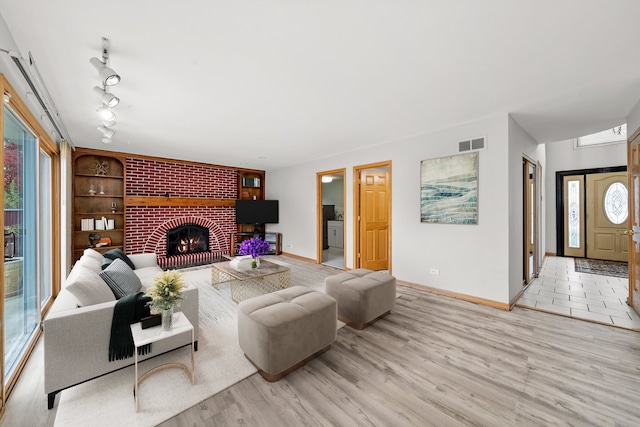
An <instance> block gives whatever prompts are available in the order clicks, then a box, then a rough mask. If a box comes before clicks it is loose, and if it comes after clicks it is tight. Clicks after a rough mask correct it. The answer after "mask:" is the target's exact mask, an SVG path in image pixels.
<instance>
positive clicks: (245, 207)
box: [236, 200, 278, 224]
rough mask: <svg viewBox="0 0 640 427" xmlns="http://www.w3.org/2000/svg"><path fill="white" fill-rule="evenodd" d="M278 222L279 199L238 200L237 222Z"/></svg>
mask: <svg viewBox="0 0 640 427" xmlns="http://www.w3.org/2000/svg"><path fill="white" fill-rule="evenodd" d="M277 223H278V201H277V200H236V224H277Z"/></svg>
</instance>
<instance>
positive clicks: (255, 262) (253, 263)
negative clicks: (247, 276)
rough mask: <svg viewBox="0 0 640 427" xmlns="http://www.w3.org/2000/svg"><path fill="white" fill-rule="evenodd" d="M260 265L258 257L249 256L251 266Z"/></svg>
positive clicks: (256, 266)
mask: <svg viewBox="0 0 640 427" xmlns="http://www.w3.org/2000/svg"><path fill="white" fill-rule="evenodd" d="M258 267H260V257H255V258H251V268H258Z"/></svg>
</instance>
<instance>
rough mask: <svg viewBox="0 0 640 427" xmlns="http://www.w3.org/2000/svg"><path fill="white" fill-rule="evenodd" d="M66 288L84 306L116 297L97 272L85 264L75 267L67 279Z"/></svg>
mask: <svg viewBox="0 0 640 427" xmlns="http://www.w3.org/2000/svg"><path fill="white" fill-rule="evenodd" d="M66 289H67V291H69V293H71V294H72V295H73V296H74V297H75V298H76V299H77V300H78V304H79V305H80V306H82V307H86V306H89V305H94V304H100V303H103V302H108V301H114V300H115V299H116V298H115V297H114V295H113V292H111V288H109V286H108V285H107V284H106V283H105V281H104V280H102V278H101V277H100V276H99V275H98V274H97V273H95V272H94V271H92V270H90V269H88V268H86V267H83V266H76V267H74V268H73V270H72V271H71V274H69V277H68V278H67V280H66Z"/></svg>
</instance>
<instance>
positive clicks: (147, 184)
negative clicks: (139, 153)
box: [126, 158, 238, 268]
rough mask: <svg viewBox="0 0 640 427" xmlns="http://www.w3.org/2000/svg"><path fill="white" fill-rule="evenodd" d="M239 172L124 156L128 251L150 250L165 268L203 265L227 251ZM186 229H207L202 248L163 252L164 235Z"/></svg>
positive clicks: (233, 227)
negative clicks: (125, 158) (191, 227)
mask: <svg viewBox="0 0 640 427" xmlns="http://www.w3.org/2000/svg"><path fill="white" fill-rule="evenodd" d="M237 183H238V172H237V171H236V170H233V169H224V168H219V167H214V166H206V165H201V164H192V163H180V162H171V161H164V160H151V159H145V158H127V162H126V194H127V197H128V199H129V200H131V202H127V207H126V223H127V226H126V251H127V253H142V252H154V253H155V254H156V256H157V258H158V264H159V265H160V266H161V267H163V268H180V267H186V266H190V265H197V264H207V263H210V262H212V261H213V260H216V259H219V258H221V257H222V256H223V255H224V254H227V253H228V252H229V237H230V235H231V233H233V232H235V231H236V229H237V226H236V224H235V210H234V208H233V205H232V204H228V203H227V204H226V205H224V203H218V204H217V205H216V204H212V203H210V202H211V200H216V201H219V202H220V201H222V202H224V201H226V200H229V201H231V200H235V199H237V197H238V184H237ZM185 225H195V226H197V227H201V228H204V229H206V230H207V233H208V241H207V242H206V245H205V248H204V249H202V247H200V248H199V250H196V251H186V252H184V253H173V254H168V253H167V233H168V232H169V231H170V230H172V229H175V228H178V227H182V226H185Z"/></svg>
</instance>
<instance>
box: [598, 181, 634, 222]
mask: <svg viewBox="0 0 640 427" xmlns="http://www.w3.org/2000/svg"><path fill="white" fill-rule="evenodd" d="M627 197H628V194H627V187H625V186H624V184H622V183H620V182H614V183H613V184H611V185H610V186H609V188H607V192H606V193H605V195H604V212H605V213H606V214H607V219H608V220H609V221H611V222H612V223H614V224H622V223H623V222H624V221H626V220H627V216H628V215H629V210H628V198H627Z"/></svg>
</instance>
